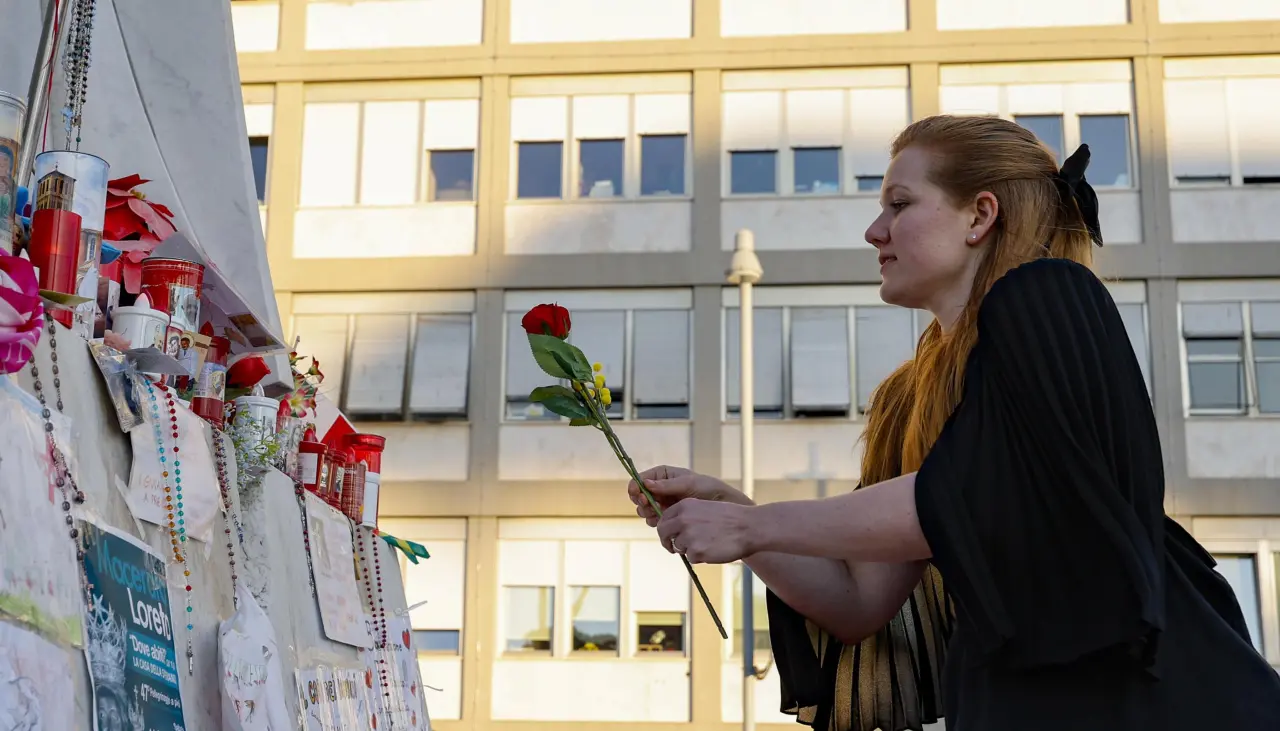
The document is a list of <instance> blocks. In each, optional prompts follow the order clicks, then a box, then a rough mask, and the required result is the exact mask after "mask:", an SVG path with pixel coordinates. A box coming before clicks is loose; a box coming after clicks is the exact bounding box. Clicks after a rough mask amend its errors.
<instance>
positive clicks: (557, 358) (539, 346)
mask: <svg viewBox="0 0 1280 731" xmlns="http://www.w3.org/2000/svg"><path fill="white" fill-rule="evenodd" d="M529 349H530V350H531V351H532V352H533V359H534V360H535V361H537V363H538V366H539V367H540V368H542V370H543V372H544V373H546V374H547V375H549V376H552V377H555V378H564V379H567V380H573V381H590V380H592V372H591V362H590V361H588V360H587V356H585V355H583V354H582V351H581V350H578V349H577V348H576V347H575V346H573V345H570V344H569V343H566V342H565V341H563V340H561V339H559V338H557V337H553V336H551V335H529Z"/></svg>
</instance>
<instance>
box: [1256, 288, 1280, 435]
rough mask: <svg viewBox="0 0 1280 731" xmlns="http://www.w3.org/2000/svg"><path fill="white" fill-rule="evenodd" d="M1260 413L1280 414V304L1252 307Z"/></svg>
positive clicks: (1259, 303) (1272, 303)
mask: <svg viewBox="0 0 1280 731" xmlns="http://www.w3.org/2000/svg"><path fill="white" fill-rule="evenodd" d="M1249 329H1250V331H1251V332H1252V334H1253V338H1252V343H1251V345H1252V346H1253V372H1254V381H1255V382H1256V383H1257V389H1258V411H1259V412H1260V413H1263V414H1280V302H1252V303H1250V304H1249Z"/></svg>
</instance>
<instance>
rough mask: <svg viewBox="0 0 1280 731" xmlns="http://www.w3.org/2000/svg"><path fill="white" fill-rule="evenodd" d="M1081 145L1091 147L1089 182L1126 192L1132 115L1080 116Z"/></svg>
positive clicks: (1128, 182)
mask: <svg viewBox="0 0 1280 731" xmlns="http://www.w3.org/2000/svg"><path fill="white" fill-rule="evenodd" d="M1080 141H1081V142H1082V143H1084V144H1086V145H1088V146H1089V152H1090V153H1091V154H1090V157H1089V180H1090V181H1091V182H1092V183H1093V184H1094V185H1105V186H1114V187H1118V188H1127V187H1129V186H1130V185H1131V184H1132V183H1131V182H1130V177H1129V150H1130V149H1131V148H1130V143H1129V115H1127V114H1087V115H1081V116H1080Z"/></svg>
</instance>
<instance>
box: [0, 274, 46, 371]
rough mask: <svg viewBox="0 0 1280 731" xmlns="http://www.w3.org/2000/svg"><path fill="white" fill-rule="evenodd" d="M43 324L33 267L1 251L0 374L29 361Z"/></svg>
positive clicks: (13, 369) (41, 308)
mask: <svg viewBox="0 0 1280 731" xmlns="http://www.w3.org/2000/svg"><path fill="white" fill-rule="evenodd" d="M43 326H44V305H43V304H41V302H40V283H39V282H38V281H37V280H36V272H35V268H34V267H32V266H31V262H29V261H27V260H26V259H23V258H21V257H17V256H11V255H9V254H6V253H4V252H3V251H0V373H14V372H16V371H18V370H20V369H21V368H22V367H23V366H24V365H26V364H27V361H29V360H31V356H32V355H33V354H34V353H35V349H36V343H38V342H40V329H41V328H42V327H43Z"/></svg>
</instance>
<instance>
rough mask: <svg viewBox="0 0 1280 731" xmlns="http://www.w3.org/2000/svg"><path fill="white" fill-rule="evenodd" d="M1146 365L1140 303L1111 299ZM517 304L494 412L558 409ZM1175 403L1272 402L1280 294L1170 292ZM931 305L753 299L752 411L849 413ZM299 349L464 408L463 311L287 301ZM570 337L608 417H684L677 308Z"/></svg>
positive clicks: (434, 404) (731, 397) (535, 414)
mask: <svg viewBox="0 0 1280 731" xmlns="http://www.w3.org/2000/svg"><path fill="white" fill-rule="evenodd" d="M1118 307H1119V309H1120V312H1121V316H1122V317H1123V318H1124V320H1125V325H1126V328H1127V329H1128V332H1129V335H1130V339H1131V341H1132V343H1133V346H1134V351H1135V353H1136V354H1137V356H1138V361H1139V364H1140V365H1141V367H1142V370H1143V374H1144V376H1147V380H1148V383H1150V376H1149V361H1150V346H1149V344H1148V338H1147V324H1146V312H1145V305H1142V304H1138V303H1121V304H1119V305H1118ZM520 317H521V312H508V313H506V315H505V323H504V324H505V338H506V340H505V342H506V348H505V351H506V356H505V361H504V363H505V374H504V418H505V419H506V420H508V421H558V420H560V417H559V416H557V415H555V414H553V413H550V412H547V411H545V410H544V409H543V408H542V407H541V406H540V405H538V404H534V403H530V402H529V400H528V395H529V393H530V391H532V390H533V389H534V388H536V387H538V386H542V385H547V383H548V377H547V376H546V375H545V374H544V373H543V372H542V370H541V369H540V368H539V367H538V366H537V364H536V363H535V362H534V361H533V358H532V356H531V355H530V353H529V349H528V345H527V343H526V342H525V334H524V331H523V329H522V328H521V327H520ZM1181 317H1182V333H1183V342H1184V347H1185V360H1186V379H1185V380H1186V384H1187V394H1186V399H1185V401H1186V403H1187V404H1188V408H1189V410H1190V412H1191V413H1192V414H1198V415H1209V414H1251V415H1263V414H1280V301H1261V300H1259V301H1244V302H1187V303H1184V304H1182V306H1181ZM928 322H929V316H928V315H927V314H925V313H923V312H915V311H910V310H904V309H900V308H895V307H889V306H883V305H859V306H843V305H840V306H785V307H779V306H764V307H759V308H757V309H756V310H755V338H754V355H753V358H754V361H753V362H754V365H755V377H754V388H755V392H754V393H755V413H756V415H757V416H759V417H761V418H777V419H783V418H785V419H792V418H823V417H825V418H858V417H859V416H860V415H861V414H862V413H863V412H864V411H865V409H866V407H867V404H868V401H869V399H870V396H871V394H872V392H873V391H874V389H875V387H876V386H877V385H878V384H879V383H880V382H881V381H882V380H884V378H886V377H887V376H888V375H889V374H890V373H892V371H893V370H894V369H895V368H896V367H897V366H898V365H900V364H901V363H903V362H904V361H906V360H907V359H909V358H910V357H911V354H912V353H913V352H914V349H915V343H916V341H917V340H918V339H919V336H920V334H921V332H922V331H923V328H924V327H925V326H926V325H927V324H928ZM738 327H739V315H738V311H737V309H736V308H733V307H726V308H725V309H724V310H723V323H722V333H723V342H722V351H721V352H722V355H723V358H722V360H723V363H724V371H723V383H724V393H723V403H724V405H725V412H726V415H727V416H729V417H733V416H735V415H736V414H737V412H738V404H739V394H738V382H739V375H738V373H739V362H738V361H739V345H738ZM294 332H296V333H297V334H298V335H300V336H301V337H302V345H301V347H302V349H303V350H304V351H307V352H309V353H312V354H314V355H315V356H316V357H317V358H318V359H319V360H320V361H321V363H323V364H324V365H323V370H324V372H325V374H326V375H325V381H324V390H325V391H327V392H328V393H329V395H330V396H331V397H333V398H335V400H337V401H338V403H339V404H340V405H341V407H342V408H343V409H344V411H345V412H346V413H348V414H350V415H351V416H352V417H353V418H357V419H362V420H394V421H415V420H423V421H434V420H447V419H465V418H466V416H467V413H468V406H469V404H468V387H469V380H470V366H471V351H472V348H473V346H474V343H473V339H474V334H473V316H472V315H471V314H469V313H458V312H445V313H423V312H418V313H389V314H379V313H363V314H314V313H308V314H298V315H295V317H294ZM570 341H571V342H572V343H574V344H575V345H577V346H578V347H579V348H580V349H582V351H583V352H584V353H586V354H587V355H588V357H590V358H592V359H593V360H595V361H598V362H600V363H602V364H603V366H604V374H605V376H606V378H607V380H608V382H609V384H610V388H611V390H612V392H613V395H614V398H613V404H612V406H611V407H610V409H609V413H610V416H611V417H612V418H615V419H620V420H652V419H658V420H684V419H688V418H689V417H690V404H691V392H692V357H691V353H692V345H693V331H692V320H691V312H690V310H689V309H687V308H667V309H661V308H632V309H628V308H624V307H619V308H617V309H576V310H575V312H574V324H573V330H572V333H571V335H570Z"/></svg>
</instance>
